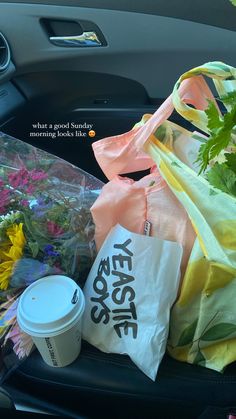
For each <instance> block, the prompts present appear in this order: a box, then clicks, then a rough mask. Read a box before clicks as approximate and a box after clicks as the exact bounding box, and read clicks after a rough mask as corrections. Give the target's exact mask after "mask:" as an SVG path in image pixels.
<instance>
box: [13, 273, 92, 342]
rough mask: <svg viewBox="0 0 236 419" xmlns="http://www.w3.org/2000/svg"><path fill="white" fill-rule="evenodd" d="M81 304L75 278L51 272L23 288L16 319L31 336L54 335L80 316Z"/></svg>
mask: <svg viewBox="0 0 236 419" xmlns="http://www.w3.org/2000/svg"><path fill="white" fill-rule="evenodd" d="M84 307H85V301H84V295H83V293H82V291H81V289H80V288H79V286H78V285H77V284H76V283H75V281H73V280H72V279H71V278H68V277H66V276H63V275H51V276H47V277H44V278H42V279H39V280H38V281H35V282H34V283H33V284H31V285H30V286H29V287H27V288H26V290H25V291H24V292H23V294H22V295H21V297H20V300H19V304H18V308H17V321H18V323H19V326H20V328H21V329H22V330H23V331H24V332H25V333H28V334H29V335H31V336H42V337H43V336H50V335H54V334H55V335H56V334H58V333H60V332H62V331H64V330H66V329H67V328H68V327H70V325H71V324H72V323H73V322H74V321H75V320H76V319H77V318H79V317H80V316H82V314H83V311H84Z"/></svg>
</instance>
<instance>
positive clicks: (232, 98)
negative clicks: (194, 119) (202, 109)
mask: <svg viewBox="0 0 236 419" xmlns="http://www.w3.org/2000/svg"><path fill="white" fill-rule="evenodd" d="M235 2H236V0H235ZM219 100H220V101H221V102H223V103H224V104H225V105H231V106H234V105H235V103H236V91H235V90H234V91H233V92H229V93H227V95H225V96H221V97H220V98H219Z"/></svg>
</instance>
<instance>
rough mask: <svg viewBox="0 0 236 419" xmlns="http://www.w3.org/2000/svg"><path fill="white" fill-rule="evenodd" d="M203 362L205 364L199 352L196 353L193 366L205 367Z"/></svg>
mask: <svg viewBox="0 0 236 419" xmlns="http://www.w3.org/2000/svg"><path fill="white" fill-rule="evenodd" d="M205 362H206V360H205V358H204V356H203V354H202V352H201V351H198V353H197V355H196V357H195V358H194V361H193V364H196V365H199V364H201V365H203V366H204V365H205Z"/></svg>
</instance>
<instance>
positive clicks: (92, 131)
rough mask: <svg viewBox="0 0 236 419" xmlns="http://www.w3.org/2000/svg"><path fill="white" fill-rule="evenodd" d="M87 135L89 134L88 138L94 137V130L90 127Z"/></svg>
mask: <svg viewBox="0 0 236 419" xmlns="http://www.w3.org/2000/svg"><path fill="white" fill-rule="evenodd" d="M88 135H89V137H90V138H94V137H95V135H96V132H95V131H94V130H93V129H91V130H90V131H89V133H88Z"/></svg>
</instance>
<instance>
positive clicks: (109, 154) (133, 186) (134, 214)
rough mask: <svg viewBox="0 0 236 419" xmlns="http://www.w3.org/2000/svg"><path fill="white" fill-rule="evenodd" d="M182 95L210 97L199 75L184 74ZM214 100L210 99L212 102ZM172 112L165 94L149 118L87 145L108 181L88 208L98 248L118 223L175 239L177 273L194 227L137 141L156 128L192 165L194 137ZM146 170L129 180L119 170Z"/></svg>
mask: <svg viewBox="0 0 236 419" xmlns="http://www.w3.org/2000/svg"><path fill="white" fill-rule="evenodd" d="M180 94H181V95H182V97H183V100H185V101H187V102H188V103H191V104H192V105H194V106H196V107H198V108H200V109H205V108H206V107H207V105H208V102H207V101H208V100H209V99H211V100H213V101H214V98H213V96H212V94H211V91H210V89H209V87H208V86H207V84H206V82H205V81H204V79H203V78H201V77H199V78H195V79H190V80H187V81H186V82H184V83H183V84H182V85H181V87H180ZM214 102H215V101H214ZM172 111H173V104H172V99H171V97H169V98H168V99H167V100H166V102H165V103H164V104H163V105H162V107H161V108H160V109H159V110H158V111H157V112H156V113H155V114H154V115H153V116H152V117H151V115H144V117H143V119H142V121H141V122H140V123H139V124H137V125H136V126H135V127H134V129H133V130H131V131H129V132H128V133H125V134H122V135H118V136H114V137H109V138H104V139H102V140H100V141H97V142H96V143H94V144H93V149H94V153H95V157H96V159H97V161H98V163H99V165H100V167H101V169H102V170H103V172H104V173H105V175H106V176H107V178H108V179H109V180H110V182H108V183H107V184H106V185H105V186H104V187H103V189H102V191H101V194H100V196H99V198H98V199H97V201H96V202H95V204H94V205H93V206H92V208H91V211H92V215H93V220H94V222H95V226H96V229H95V240H96V245H97V249H98V250H99V249H100V248H101V246H102V244H103V242H104V240H105V239H106V237H107V235H108V233H109V232H110V230H111V229H112V228H113V227H114V226H115V225H116V224H120V225H122V226H123V227H124V228H126V229H127V230H129V231H131V232H134V233H139V234H150V235H151V236H154V237H155V236H156V237H158V238H159V239H163V240H170V241H176V242H178V243H179V244H181V245H182V246H183V258H182V264H181V273H182V276H183V274H184V272H185V269H186V266H187V262H188V259H189V256H190V252H191V250H192V246H193V243H194V240H195V237H196V236H195V232H194V229H193V227H192V224H191V221H190V219H189V217H188V214H187V212H186V211H185V209H184V207H183V206H182V204H181V203H180V202H179V201H178V199H176V197H175V195H174V193H173V192H172V191H171V189H170V188H169V187H168V185H167V183H166V182H165V181H164V180H163V177H162V176H161V175H160V172H159V171H158V170H157V169H156V168H153V166H154V161H153V159H152V158H151V157H149V156H148V155H147V154H146V153H144V152H143V150H142V147H143V143H144V142H145V141H146V140H147V139H148V138H149V135H150V134H151V133H152V132H153V131H155V129H156V128H157V127H158V126H159V128H158V130H157V135H158V136H159V137H160V136H161V138H162V141H163V142H164V143H165V144H166V147H168V148H169V149H171V150H172V149H173V150H174V151H175V152H176V154H177V155H179V157H180V158H181V159H182V161H184V162H185V163H187V164H188V165H190V167H192V168H195V163H194V161H195V160H196V156H197V152H198V149H199V144H200V143H199V142H198V141H196V140H194V139H191V138H190V135H191V133H189V132H188V131H187V130H185V129H183V128H181V127H179V126H178V125H176V124H173V123H171V122H169V121H167V118H168V117H169V116H170V115H171V113H172ZM145 169H151V172H150V174H149V175H147V176H145V177H143V178H142V179H141V180H139V181H137V182H134V181H133V180H132V179H130V178H127V177H121V176H120V175H121V174H126V173H131V172H137V171H140V170H145Z"/></svg>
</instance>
